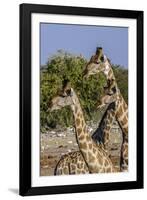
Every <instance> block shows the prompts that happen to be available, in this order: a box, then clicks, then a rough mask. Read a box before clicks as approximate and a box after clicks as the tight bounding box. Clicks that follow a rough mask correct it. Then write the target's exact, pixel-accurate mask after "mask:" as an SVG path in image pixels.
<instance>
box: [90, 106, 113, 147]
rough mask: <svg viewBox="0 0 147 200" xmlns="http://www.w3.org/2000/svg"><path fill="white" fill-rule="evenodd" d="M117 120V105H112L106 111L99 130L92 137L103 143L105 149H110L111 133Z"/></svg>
mask: <svg viewBox="0 0 147 200" xmlns="http://www.w3.org/2000/svg"><path fill="white" fill-rule="evenodd" d="M114 120H115V103H111V104H110V105H109V106H108V108H107V110H106V111H105V113H104V115H103V117H102V119H101V121H100V124H99V126H98V128H97V130H96V131H95V132H94V134H93V135H92V138H93V139H94V140H95V141H99V142H102V143H103V144H104V148H105V149H106V150H107V149H108V143H109V135H110V134H109V133H110V131H111V129H112V126H113V122H114Z"/></svg>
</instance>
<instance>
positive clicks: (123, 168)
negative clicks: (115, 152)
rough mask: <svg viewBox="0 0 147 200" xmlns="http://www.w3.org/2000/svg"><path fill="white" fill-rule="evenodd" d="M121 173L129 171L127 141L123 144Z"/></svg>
mask: <svg viewBox="0 0 147 200" xmlns="http://www.w3.org/2000/svg"><path fill="white" fill-rule="evenodd" d="M121 171H122V172H125V171H128V142H127V141H125V142H123V144H122V149H121Z"/></svg>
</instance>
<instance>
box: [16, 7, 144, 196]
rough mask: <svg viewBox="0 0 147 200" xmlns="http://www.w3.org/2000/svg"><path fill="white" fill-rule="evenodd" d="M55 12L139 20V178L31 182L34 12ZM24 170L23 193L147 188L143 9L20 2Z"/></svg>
mask: <svg viewBox="0 0 147 200" xmlns="http://www.w3.org/2000/svg"><path fill="white" fill-rule="evenodd" d="M32 13H51V14H68V15H79V16H95V17H98V16H101V17H112V18H114V17H117V18H128V19H136V20H137V97H136V98H137V163H136V164H137V180H136V181H129V182H115V183H113V182H112V183H93V184H86V183H85V184H82V185H67V186H63V185H62V186H44V187H32V186H31V92H32V91H31V14H32ZM19 159H20V166H19V168H20V174H19V183H20V185H19V194H20V195H22V196H28V195H43V194H59V193H76V192H94V191H108V190H124V189H125V190H127V189H139V188H143V11H132V10H114V9H99V8H82V7H67V6H53V5H35V4H21V5H20V157H19Z"/></svg>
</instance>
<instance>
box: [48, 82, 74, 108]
mask: <svg viewBox="0 0 147 200" xmlns="http://www.w3.org/2000/svg"><path fill="white" fill-rule="evenodd" d="M72 96H73V89H72V88H71V85H70V82H69V81H65V82H64V85H63V88H62V90H61V91H60V92H59V93H58V95H56V96H55V97H53V99H52V100H51V101H50V102H49V105H48V107H49V109H48V110H49V111H53V110H60V109H62V108H63V107H65V106H72V105H73V104H74V101H73V100H72Z"/></svg>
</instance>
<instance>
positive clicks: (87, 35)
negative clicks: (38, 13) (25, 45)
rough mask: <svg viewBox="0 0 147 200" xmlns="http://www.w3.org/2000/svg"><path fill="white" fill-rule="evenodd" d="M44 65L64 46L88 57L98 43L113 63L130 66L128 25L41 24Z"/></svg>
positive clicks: (70, 50) (74, 52)
mask: <svg viewBox="0 0 147 200" xmlns="http://www.w3.org/2000/svg"><path fill="white" fill-rule="evenodd" d="M40 31H41V65H44V64H46V63H47V61H48V58H49V57H50V56H52V55H54V54H55V53H56V52H57V50H59V49H63V50H65V51H67V52H69V53H73V54H76V55H80V54H82V55H83V56H84V57H85V58H86V59H89V58H90V57H91V56H92V55H93V54H94V53H95V50H96V47H97V46H101V47H103V50H104V53H105V54H106V55H107V56H108V57H109V59H110V60H111V62H112V63H113V64H119V65H121V66H124V67H126V68H127V67H128V28H127V27H126V28H124V27H103V26H87V25H86V26H85V25H67V24H66V25H65V24H44V23H42V24H41V29H40Z"/></svg>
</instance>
